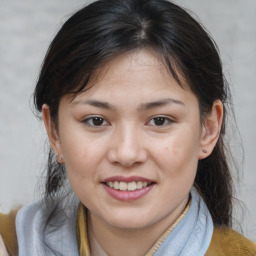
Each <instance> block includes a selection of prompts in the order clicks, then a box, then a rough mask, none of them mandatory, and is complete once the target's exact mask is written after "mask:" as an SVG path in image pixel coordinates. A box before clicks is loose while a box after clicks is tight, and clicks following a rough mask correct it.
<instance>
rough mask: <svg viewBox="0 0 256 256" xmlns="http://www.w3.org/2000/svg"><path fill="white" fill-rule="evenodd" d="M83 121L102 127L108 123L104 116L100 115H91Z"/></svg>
mask: <svg viewBox="0 0 256 256" xmlns="http://www.w3.org/2000/svg"><path fill="white" fill-rule="evenodd" d="M83 122H84V123H86V124H87V125H88V126H91V127H101V126H105V125H107V124H108V123H107V121H106V120H105V119H104V118H102V117H99V116H91V117H89V118H87V119H85V120H84V121H83Z"/></svg>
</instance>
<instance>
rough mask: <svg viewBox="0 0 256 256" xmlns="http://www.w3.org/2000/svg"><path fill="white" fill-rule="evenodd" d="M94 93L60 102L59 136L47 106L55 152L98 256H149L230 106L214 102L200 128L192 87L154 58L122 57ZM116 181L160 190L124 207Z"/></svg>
mask: <svg viewBox="0 0 256 256" xmlns="http://www.w3.org/2000/svg"><path fill="white" fill-rule="evenodd" d="M91 85H92V87H91V88H90V89H89V90H87V91H86V92H83V93H81V94H79V95H77V97H76V98H75V99H74V100H71V99H70V97H69V96H64V97H63V98H62V99H61V101H60V105H59V116H58V122H59V123H58V127H59V129H58V131H56V129H55V128H54V124H53V123H52V122H51V118H50V112H49V108H48V106H47V105H43V118H44V122H45V126H46V130H47V132H48V136H49V139H50V142H51V146H52V148H53V149H54V151H55V153H56V154H58V155H61V156H62V158H61V160H60V161H61V163H65V166H66V170H67V174H68V177H69V180H70V183H71V186H72V188H73V190H74V192H75V193H76V195H77V196H78V198H79V199H80V200H81V202H82V203H83V204H84V205H85V206H86V207H87V208H88V209H89V236H90V241H91V247H92V248H91V250H92V255H104V253H107V254H108V255H114V256H115V255H123V256H125V255H135V256H136V255H145V254H146V252H147V251H148V250H149V249H150V248H151V247H152V246H153V245H154V243H155V242H156V240H157V239H158V237H159V236H160V235H161V234H162V233H163V232H164V231H165V230H166V229H167V228H168V227H169V226H170V225H171V224H172V223H173V222H174V221H175V220H176V219H177V218H178V216H179V215H180V214H181V212H182V211H183V209H184V207H185V206H186V204H187V201H188V196H189V191H190V189H191V187H192V185H193V182H194V178H195V175H196V170H197V164H198V160H199V159H203V158H205V157H207V156H208V155H210V154H211V152H212V150H213V148H214V146H215V144H216V142H217V139H218V134H219V133H218V132H219V130H220V127H221V122H222V117H223V106H222V103H221V102H220V101H219V100H217V101H215V102H214V104H213V107H212V111H211V113H209V114H208V115H207V117H206V118H205V120H204V122H203V123H201V121H200V113H199V106H198V100H197V98H196V96H195V95H194V94H193V93H192V92H191V90H190V88H189V86H188V85H187V84H186V83H185V82H184V87H185V88H181V87H180V86H179V85H178V84H177V82H176V81H175V80H174V79H173V78H172V77H171V75H170V74H169V72H168V71H167V70H166V67H165V66H164V65H163V63H162V62H161V61H160V60H159V58H158V56H157V55H156V54H155V53H154V52H151V51H149V50H139V51H134V52H130V53H126V54H122V55H121V56H117V57H115V58H114V59H112V60H111V61H109V62H108V63H107V64H105V65H104V66H103V67H102V68H101V69H99V70H98V71H97V72H96V74H95V79H94V82H93V83H92V84H91ZM92 101H93V102H92ZM96 101H97V104H96V103H95V102H96ZM99 102H100V103H101V104H99ZM102 103H104V104H102ZM152 103H154V104H152ZM92 116H94V117H95V116H97V117H99V118H102V119H92ZM156 117H161V118H162V119H161V118H160V119H156ZM159 120H160V121H159ZM93 121H94V123H93ZM96 121H98V122H96ZM95 123H96V124H97V126H95V125H94V124H95ZM98 124H100V125H98ZM203 150H206V151H207V153H205V152H203ZM112 176H122V177H131V176H140V177H143V178H147V179H149V180H151V181H153V182H154V185H153V186H152V189H151V190H150V191H149V192H148V193H147V194H146V195H144V196H143V197H141V198H139V199H137V200H132V201H120V200H116V199H115V198H113V197H112V196H110V195H109V193H107V192H106V190H105V188H104V185H103V184H102V181H103V180H104V179H106V178H109V177H112ZM92 241H94V243H92ZM95 244H97V246H98V247H99V248H100V250H101V252H100V253H99V251H97V250H98V249H97V248H96V247H97V246H95Z"/></svg>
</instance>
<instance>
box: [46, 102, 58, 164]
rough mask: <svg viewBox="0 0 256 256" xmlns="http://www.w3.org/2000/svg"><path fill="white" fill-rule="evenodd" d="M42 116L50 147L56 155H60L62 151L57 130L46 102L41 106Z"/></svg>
mask: <svg viewBox="0 0 256 256" xmlns="http://www.w3.org/2000/svg"><path fill="white" fill-rule="evenodd" d="M42 116H43V120H44V126H45V129H46V132H47V135H48V138H49V141H50V144H51V147H52V149H53V150H54V152H55V154H56V156H60V155H62V152H61V144H60V140H59V136H58V132H57V130H56V127H55V124H54V123H53V122H52V119H51V113H50V108H49V106H48V105H46V104H44V105H43V106H42ZM56 160H57V159H56ZM58 162H59V161H58Z"/></svg>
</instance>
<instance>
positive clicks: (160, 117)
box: [148, 116, 173, 127]
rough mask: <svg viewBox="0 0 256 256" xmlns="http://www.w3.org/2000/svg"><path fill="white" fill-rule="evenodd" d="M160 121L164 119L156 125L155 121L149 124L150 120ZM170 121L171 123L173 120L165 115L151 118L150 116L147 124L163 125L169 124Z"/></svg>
mask: <svg viewBox="0 0 256 256" xmlns="http://www.w3.org/2000/svg"><path fill="white" fill-rule="evenodd" d="M156 121H157V122H158V121H160V122H162V121H164V123H163V124H160V125H157V124H156V123H154V124H150V123H151V122H156ZM171 123H173V120H171V119H170V118H168V117H166V116H155V117H153V118H151V119H150V120H149V122H148V124H150V125H152V126H156V127H165V126H167V125H170V124H171Z"/></svg>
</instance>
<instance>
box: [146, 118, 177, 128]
mask: <svg viewBox="0 0 256 256" xmlns="http://www.w3.org/2000/svg"><path fill="white" fill-rule="evenodd" d="M155 118H164V119H165V120H166V121H168V124H164V125H159V126H158V125H151V126H154V127H158V128H163V127H166V126H168V125H170V124H172V123H174V120H173V119H172V118H171V117H169V116H165V115H155V116H152V117H151V118H150V119H149V120H148V121H147V123H146V124H149V125H150V122H151V121H152V120H154V119H155Z"/></svg>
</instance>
